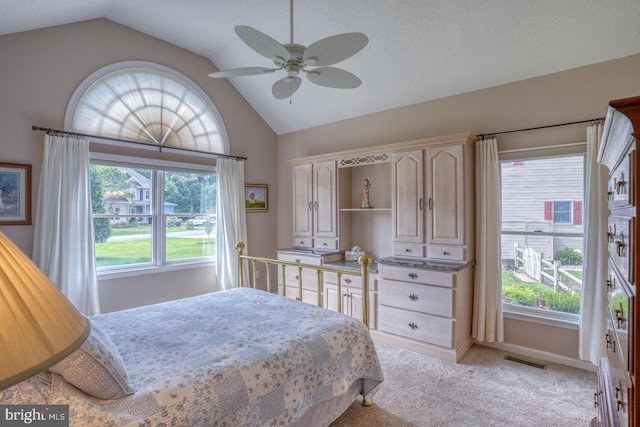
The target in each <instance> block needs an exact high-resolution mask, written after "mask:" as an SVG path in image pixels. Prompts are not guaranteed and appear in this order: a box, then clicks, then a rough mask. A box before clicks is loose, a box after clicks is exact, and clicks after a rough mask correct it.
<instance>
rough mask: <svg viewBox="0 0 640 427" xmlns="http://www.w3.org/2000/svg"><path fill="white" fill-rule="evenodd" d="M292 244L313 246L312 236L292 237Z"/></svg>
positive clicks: (303, 246)
mask: <svg viewBox="0 0 640 427" xmlns="http://www.w3.org/2000/svg"><path fill="white" fill-rule="evenodd" d="M293 246H295V247H296V248H309V249H311V248H313V238H311V237H294V238H293Z"/></svg>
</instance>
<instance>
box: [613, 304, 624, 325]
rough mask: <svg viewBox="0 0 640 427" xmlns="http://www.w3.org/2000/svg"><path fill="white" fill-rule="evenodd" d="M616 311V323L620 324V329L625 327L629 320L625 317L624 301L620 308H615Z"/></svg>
mask: <svg viewBox="0 0 640 427" xmlns="http://www.w3.org/2000/svg"><path fill="white" fill-rule="evenodd" d="M615 313H616V324H617V325H618V329H622V328H623V327H624V322H625V321H626V320H627V319H625V317H624V307H623V306H622V303H620V308H616V309H615Z"/></svg>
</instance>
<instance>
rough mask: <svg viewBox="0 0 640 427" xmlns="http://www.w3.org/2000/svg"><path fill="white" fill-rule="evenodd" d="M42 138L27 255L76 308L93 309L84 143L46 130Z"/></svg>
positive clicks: (95, 310) (95, 291) (95, 301)
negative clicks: (33, 225)
mask: <svg viewBox="0 0 640 427" xmlns="http://www.w3.org/2000/svg"><path fill="white" fill-rule="evenodd" d="M44 139H45V142H44V158H43V159H42V171H41V175H40V186H39V189H38V204H37V210H36V220H35V230H34V241H33V260H34V262H35V263H36V264H37V265H38V267H40V269H41V270H42V271H43V272H44V273H45V274H46V275H47V276H48V277H49V279H50V280H51V281H52V282H53V283H54V284H55V285H56V286H57V287H58V288H60V290H61V291H62V293H63V294H64V295H65V296H66V297H67V298H68V299H69V300H70V301H71V303H73V305H74V306H75V307H76V308H77V309H78V310H79V311H80V312H82V313H84V314H85V315H87V316H91V315H94V314H99V313H100V304H99V301H98V278H97V274H96V257H95V248H94V245H93V223H92V220H91V185H90V181H89V142H88V141H87V140H85V139H80V138H75V137H62V136H53V135H48V134H47V135H45V137H44Z"/></svg>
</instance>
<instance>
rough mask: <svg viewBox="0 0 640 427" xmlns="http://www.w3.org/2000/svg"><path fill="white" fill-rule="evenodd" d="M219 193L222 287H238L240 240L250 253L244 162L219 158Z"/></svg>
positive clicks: (218, 255)
mask: <svg viewBox="0 0 640 427" xmlns="http://www.w3.org/2000/svg"><path fill="white" fill-rule="evenodd" d="M216 164H217V168H216V169H217V175H218V193H217V194H218V197H217V204H216V205H217V217H218V218H217V222H218V224H217V227H216V228H217V232H216V274H217V276H218V290H224V289H231V288H235V287H238V285H239V275H238V258H237V252H236V243H237V242H243V243H244V244H245V249H244V253H245V254H248V245H247V219H246V210H245V206H244V162H242V161H238V160H233V159H218V160H217V163H216Z"/></svg>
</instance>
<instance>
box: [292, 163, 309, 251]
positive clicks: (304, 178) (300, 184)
mask: <svg viewBox="0 0 640 427" xmlns="http://www.w3.org/2000/svg"><path fill="white" fill-rule="evenodd" d="M312 182H313V175H312V165H311V164H308V165H296V166H294V167H293V235H294V236H307V237H311V236H312V235H313V222H312V218H313V217H312V212H313V199H312V195H313V187H312ZM296 246H297V245H296Z"/></svg>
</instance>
